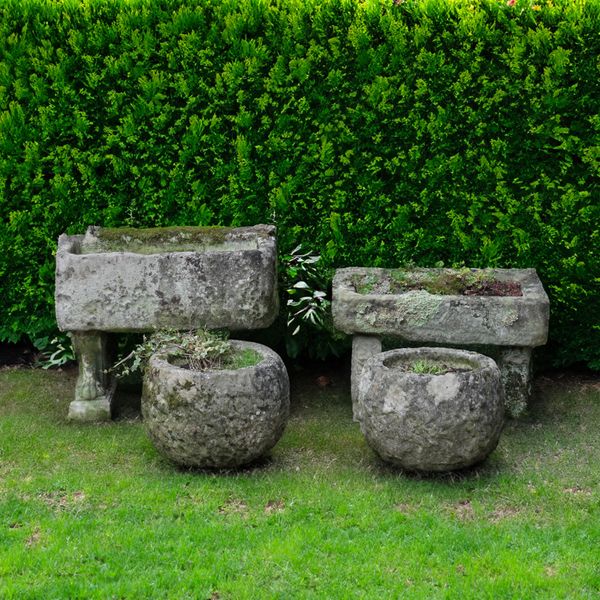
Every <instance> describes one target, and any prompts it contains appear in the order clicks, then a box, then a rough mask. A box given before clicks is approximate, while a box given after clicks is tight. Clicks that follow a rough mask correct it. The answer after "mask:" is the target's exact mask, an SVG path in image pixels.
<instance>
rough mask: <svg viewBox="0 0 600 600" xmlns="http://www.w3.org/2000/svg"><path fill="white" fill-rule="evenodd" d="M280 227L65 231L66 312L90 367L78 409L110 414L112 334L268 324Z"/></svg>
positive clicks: (61, 300)
mask: <svg viewBox="0 0 600 600" xmlns="http://www.w3.org/2000/svg"><path fill="white" fill-rule="evenodd" d="M276 264H277V244H276V237H275V227H272V226H267V225H257V226H254V227H240V228H227V227H167V228H156V229H137V230H136V229H130V228H122V229H103V228H101V227H90V228H88V230H87V233H86V234H85V235H70V236H69V235H61V236H60V238H59V241H58V251H57V254H56V318H57V322H58V325H59V327H60V329H61V330H63V331H69V332H71V334H72V338H73V342H74V346H75V350H76V352H77V354H78V359H79V364H80V375H79V379H78V382H77V389H76V398H75V401H74V402H72V403H71V407H70V412H69V415H70V417H71V418H74V419H80V420H96V419H101V418H108V417H109V416H110V402H111V398H112V390H113V387H114V386H113V384H112V382H111V381H110V379H111V378H110V377H109V376H108V375H107V374H106V371H107V369H108V368H109V367H110V364H111V363H110V360H111V358H110V355H109V351H108V348H109V345H110V344H109V340H108V338H107V335H106V334H107V333H110V332H143V331H153V330H157V329H164V328H169V329H179V330H188V329H194V328H198V327H209V328H224V329H229V330H232V331H238V330H249V329H260V328H264V327H268V326H269V325H270V324H271V323H272V322H273V321H274V320H275V318H276V316H277V312H278V294H277V277H276Z"/></svg>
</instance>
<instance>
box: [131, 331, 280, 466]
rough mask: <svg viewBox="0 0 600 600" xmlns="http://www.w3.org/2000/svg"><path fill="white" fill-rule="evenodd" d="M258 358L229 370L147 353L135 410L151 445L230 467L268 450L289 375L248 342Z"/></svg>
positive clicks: (195, 461) (186, 459)
mask: <svg viewBox="0 0 600 600" xmlns="http://www.w3.org/2000/svg"><path fill="white" fill-rule="evenodd" d="M232 343H233V344H234V346H235V348H238V349H244V348H251V349H253V350H255V351H256V352H258V353H259V354H260V355H261V356H262V361H261V362H260V363H259V364H257V365H255V366H251V367H245V368H242V369H235V370H214V371H192V370H189V369H185V368H180V367H177V366H174V365H172V364H170V363H169V362H168V361H167V360H166V356H164V355H158V354H157V355H154V356H153V357H152V358H151V360H150V363H149V367H148V370H147V373H146V376H145V378H144V391H143V395H142V414H143V417H144V422H145V425H146V428H147V430H148V432H149V434H150V437H151V439H152V441H153V443H154V445H155V446H156V448H157V449H158V450H159V451H160V452H161V453H162V454H164V455H165V456H167V457H168V458H169V459H171V460H172V461H173V462H175V463H177V464H180V465H185V466H192V467H202V468H232V467H237V466H241V465H244V464H246V463H249V462H251V461H253V460H255V459H257V458H259V457H260V456H262V455H263V454H264V453H265V452H267V451H268V450H270V449H271V448H272V447H273V446H274V445H275V444H276V443H277V441H278V440H279V438H280V437H281V435H282V434H283V430H284V428H285V425H286V422H287V417H288V413H289V380H288V375H287V371H286V369H285V366H284V364H283V361H282V360H281V358H280V357H279V356H278V355H277V354H276V353H275V352H273V351H272V350H271V349H269V348H267V347H266V346H262V345H261V344H255V343H252V342H241V341H232Z"/></svg>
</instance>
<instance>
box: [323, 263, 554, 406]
mask: <svg viewBox="0 0 600 600" xmlns="http://www.w3.org/2000/svg"><path fill="white" fill-rule="evenodd" d="M461 287H462V288H466V289H461ZM496 289H498V290H500V291H499V293H498V294H496V293H494V291H495V290H496ZM465 292H466V294H465ZM548 317H549V302H548V297H547V295H546V293H545V291H544V288H543V287H542V284H541V282H540V280H539V278H538V276H537V274H536V272H535V270H534V269H481V270H480V269H461V270H455V269H378V268H346V269H339V270H338V271H337V272H336V274H335V278H334V281H333V319H334V324H335V326H336V327H337V328H338V329H340V330H341V331H344V332H346V333H349V334H352V335H353V345H352V400H353V407H354V414H355V418H356V417H357V409H356V402H357V396H358V383H359V380H360V376H361V373H362V369H363V366H364V364H365V362H366V361H367V360H368V359H369V358H370V357H371V356H373V355H374V354H377V353H379V352H381V350H382V343H383V341H385V342H386V344H389V345H390V346H392V347H397V346H403V345H415V344H416V345H433V346H448V347H453V348H466V349H475V350H478V351H482V352H483V353H484V354H487V355H489V356H491V357H492V358H494V359H495V360H496V361H497V362H498V365H499V367H500V371H501V374H502V382H503V386H504V393H505V402H506V405H507V409H508V411H509V413H510V414H512V415H513V416H518V415H519V414H520V413H521V412H522V411H523V410H524V408H525V407H526V404H527V398H528V393H529V384H530V361H531V351H532V349H533V348H535V347H536V346H541V345H543V344H545V343H546V340H547V336H548Z"/></svg>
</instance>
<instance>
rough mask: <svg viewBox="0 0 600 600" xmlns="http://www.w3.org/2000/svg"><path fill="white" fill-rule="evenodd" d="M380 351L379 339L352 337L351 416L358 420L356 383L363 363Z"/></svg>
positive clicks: (361, 336)
mask: <svg viewBox="0 0 600 600" xmlns="http://www.w3.org/2000/svg"><path fill="white" fill-rule="evenodd" d="M379 352H381V340H380V339H379V338H378V337H375V336H371V335H355V336H354V337H353V338H352V374H351V381H350V386H351V387H350V390H351V392H350V393H351V396H352V417H353V419H354V420H355V421H359V420H360V415H359V409H358V384H359V382H360V376H361V373H362V370H363V367H364V366H365V363H366V362H367V361H368V360H369V359H370V358H371V357H372V356H375V354H379Z"/></svg>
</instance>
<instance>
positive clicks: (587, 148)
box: [0, 0, 600, 368]
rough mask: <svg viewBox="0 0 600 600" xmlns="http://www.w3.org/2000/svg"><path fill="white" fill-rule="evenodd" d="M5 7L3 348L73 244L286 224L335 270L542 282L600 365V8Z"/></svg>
mask: <svg viewBox="0 0 600 600" xmlns="http://www.w3.org/2000/svg"><path fill="white" fill-rule="evenodd" d="M509 4H511V3H510V2H509V3H507V2H506V1H504V0H502V1H500V0H483V1H478V2H476V1H473V0H471V1H469V0H466V1H464V2H458V1H455V2H453V1H451V0H446V1H445V2H443V1H441V0H435V1H434V0H431V1H429V0H404V1H403V2H401V1H400V0H385V1H384V0H370V1H364V2H360V1H359V0H354V1H352V0H321V1H317V0H312V1H306V0H196V1H194V0H153V1H150V0H147V1H143V0H130V1H128V2H125V1H120V2H117V1H114V0H113V1H109V0H78V1H75V0H71V1H70V0H65V1H60V0H0V48H1V50H0V281H1V283H0V296H1V298H2V299H1V301H0V339H4V340H16V339H18V338H20V337H21V336H24V335H27V336H30V337H32V338H35V337H36V336H39V335H41V334H43V333H45V332H47V331H49V330H51V329H52V328H53V327H55V324H54V317H53V284H54V260H53V252H54V250H55V245H56V239H57V237H58V235H59V234H60V233H62V232H64V231H67V232H70V233H80V232H82V231H84V229H85V227H86V226H87V225H89V224H101V225H105V226H119V225H128V226H161V225H171V224H173V225H179V224H186V225H213V224H224V225H244V224H254V223H257V222H273V223H276V224H277V225H278V227H279V239H280V245H281V250H282V252H287V251H289V250H290V249H291V248H292V247H294V246H295V245H296V244H298V243H304V244H305V245H306V246H307V248H309V249H310V250H312V251H316V252H320V253H321V254H322V255H323V257H324V260H325V261H326V263H327V264H329V265H331V266H348V265H371V266H398V265H401V264H406V263H414V264H417V265H420V266H433V265H434V264H435V263H437V262H438V261H443V262H444V263H445V264H446V265H448V266H451V265H463V264H465V265H468V266H501V267H530V266H533V267H535V268H537V269H538V272H539V274H540V276H541V278H542V280H543V282H544V284H545V287H546V289H547V291H548V292H549V295H550V298H551V310H552V318H551V342H552V343H551V349H552V351H553V358H554V361H555V364H568V363H572V362H576V361H583V362H586V363H587V364H589V365H591V366H592V367H594V368H600V331H599V327H600V325H599V322H600V317H599V315H600V301H599V298H600V269H599V255H600V252H599V242H600V234H599V227H598V223H599V222H600V191H599V186H598V175H599V170H600V168H599V166H600V141H599V140H600V116H599V114H598V112H599V110H598V109H599V99H600V69H599V62H598V56H600V35H599V30H600V2H598V1H597V0H588V1H573V0H552V1H550V0H546V1H542V0H539V3H538V4H535V3H531V2H529V1H525V0H517V2H516V3H515V4H514V5H513V6H510V5H509Z"/></svg>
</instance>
